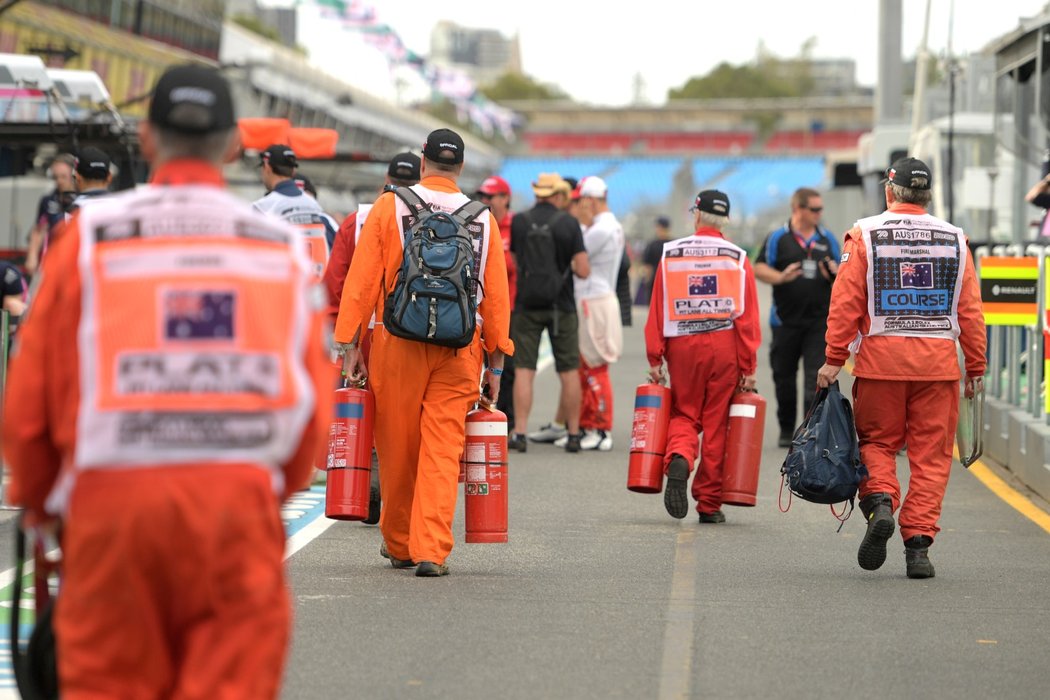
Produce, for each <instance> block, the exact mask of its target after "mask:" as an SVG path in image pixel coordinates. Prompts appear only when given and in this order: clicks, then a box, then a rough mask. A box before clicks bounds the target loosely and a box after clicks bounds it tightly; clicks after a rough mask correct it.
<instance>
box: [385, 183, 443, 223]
mask: <svg viewBox="0 0 1050 700" xmlns="http://www.w3.org/2000/svg"><path fill="white" fill-rule="evenodd" d="M394 194H395V195H397V196H398V197H399V198H400V199H401V201H402V202H404V203H405V204H407V205H408V208H409V209H411V210H412V211H413V212H414V213H415V215H416V218H417V219H418V218H419V217H421V216H422V215H423V212H428V211H433V209H431V208H430V204H429V203H428V202H427V201H426V200H424V199H423V198H422V197H420V196H419V194H418V193H417V192H416V191H415V190H414V189H412V188H411V187H398V188H397V189H396V190H394Z"/></svg>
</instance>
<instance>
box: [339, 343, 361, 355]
mask: <svg viewBox="0 0 1050 700" xmlns="http://www.w3.org/2000/svg"><path fill="white" fill-rule="evenodd" d="M356 347H357V343H356V342H349V343H336V344H335V351H336V353H338V354H339V357H343V356H345V355H346V353H348V352H349V351H350V350H353V349H354V348H356Z"/></svg>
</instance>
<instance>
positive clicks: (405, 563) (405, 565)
mask: <svg viewBox="0 0 1050 700" xmlns="http://www.w3.org/2000/svg"><path fill="white" fill-rule="evenodd" d="M379 555H380V556H382V557H385V558H387V559H389V560H390V566H392V567H394V568H395V569H411V568H412V567H413V566H415V565H416V563H415V562H414V561H412V560H411V559H398V558H397V557H394V556H391V555H390V552H389V551H388V550H387V548H386V542H384V543H383V544H381V545H379Z"/></svg>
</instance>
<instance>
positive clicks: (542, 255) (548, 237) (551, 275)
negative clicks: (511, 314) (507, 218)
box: [518, 212, 569, 309]
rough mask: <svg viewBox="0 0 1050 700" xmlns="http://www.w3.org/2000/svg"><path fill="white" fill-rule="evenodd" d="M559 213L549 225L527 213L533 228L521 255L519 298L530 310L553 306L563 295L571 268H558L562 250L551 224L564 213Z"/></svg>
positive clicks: (529, 232)
mask: <svg viewBox="0 0 1050 700" xmlns="http://www.w3.org/2000/svg"><path fill="white" fill-rule="evenodd" d="M561 215H562V213H561V212H559V213H557V214H555V215H554V216H553V217H551V219H550V220H549V221H548V222H547V223H545V224H537V223H535V222H533V221H532V220H531V219H529V218H528V217H527V216H526V217H525V220H526V221H527V222H528V223H529V231H528V232H527V233H526V234H525V246H524V250H523V252H522V254H521V261H520V264H519V267H518V269H519V277H518V299H519V300H520V301H521V305H522V307H523V308H526V309H552V308H554V304H555V302H557V300H558V296H559V295H560V294H561V290H562V287H563V286H564V285H565V280H566V279H567V278H568V275H569V271H568V270H565V271H562V270H559V269H558V249H557V246H556V244H555V240H554V231H553V230H552V229H551V224H553V223H554V222H555V220H556V219H557V218H558V217H559V216H561Z"/></svg>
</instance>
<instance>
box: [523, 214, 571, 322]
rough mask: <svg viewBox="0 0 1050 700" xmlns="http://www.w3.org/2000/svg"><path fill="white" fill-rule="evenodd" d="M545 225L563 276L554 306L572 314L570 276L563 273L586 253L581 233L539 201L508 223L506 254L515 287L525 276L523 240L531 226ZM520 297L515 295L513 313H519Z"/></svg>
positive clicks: (567, 219) (566, 219)
mask: <svg viewBox="0 0 1050 700" xmlns="http://www.w3.org/2000/svg"><path fill="white" fill-rule="evenodd" d="M546 223H549V224H550V229H551V234H552V235H553V236H554V254H555V258H556V259H557V261H558V270H559V271H560V272H561V273H562V274H564V275H565V284H563V285H562V288H561V292H560V293H559V294H558V301H557V302H556V305H557V307H558V308H559V309H561V310H562V311H572V312H575V311H576V297H575V295H574V294H573V283H572V274H571V273H568V272H567V271H568V270H569V269H570V268H571V266H572V259H573V256H575V255H576V254H577V253H582V252H584V251H585V250H586V248H584V247H583V231H581V230H580V222H578V221H577V220H576V219H574V218H572V217H571V216H569V215H568V214H566V213H565V212H563V211H561V210H560V209H558V208H557V207H555V206H554V205H553V204H549V203H547V202H539V203H537V204H536V206H534V207H533V208H532V209H530V210H528V211H527V212H524V213H521V214H516V215H515V216H514V219H513V220H512V221H511V224H510V252H512V253H514V257H515V259H516V261H517V263H518V284H519V285H520V284H521V281H522V279H524V277H525V266H524V260H525V255H524V252H525V238H526V237H527V236H528V233H529V231H531V230H532V224H536V225H537V226H543V225H544V224H546ZM523 310H524V307H523V306H522V304H521V295H520V294H519V295H518V301H517V306H516V308H515V311H523Z"/></svg>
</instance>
